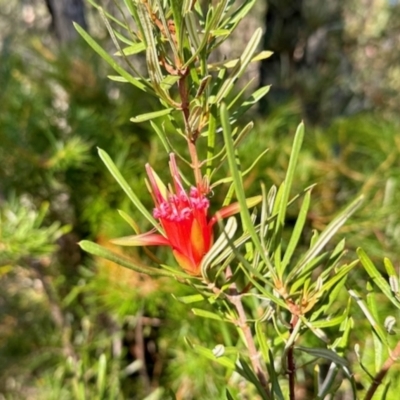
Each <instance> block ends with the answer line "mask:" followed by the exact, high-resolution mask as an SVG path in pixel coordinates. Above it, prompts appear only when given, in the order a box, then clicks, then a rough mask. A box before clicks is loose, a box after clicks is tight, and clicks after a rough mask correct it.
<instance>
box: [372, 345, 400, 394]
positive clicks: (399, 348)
mask: <svg viewBox="0 0 400 400" xmlns="http://www.w3.org/2000/svg"><path fill="white" fill-rule="evenodd" d="M399 357H400V342H398V343H397V345H396V347H395V349H394V350H393V351H392V352H391V354H390V355H389V358H388V359H387V360H386V361H385V362H384V364H383V365H382V368H381V369H380V371H379V372H378V373H377V374H376V375H375V378H374V380H373V381H372V384H371V386H370V387H369V389H368V392H367V394H366V395H365V397H364V400H371V399H372V397H373V395H374V394H375V392H376V390H377V389H378V386H379V385H380V384H381V383H382V381H383V378H384V377H385V375H386V374H387V373H388V371H389V369H390V368H391V367H392V365H393V364H394V363H395V362H396V361H397V360H398V358H399Z"/></svg>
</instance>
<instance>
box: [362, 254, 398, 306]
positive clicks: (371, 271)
mask: <svg viewBox="0 0 400 400" xmlns="http://www.w3.org/2000/svg"><path fill="white" fill-rule="evenodd" d="M357 254H358V257H359V259H360V261H361V263H362V265H363V266H364V268H365V270H366V271H367V273H368V275H369V276H370V277H371V279H372V281H373V282H374V283H375V285H376V286H378V287H379V289H381V290H382V292H383V293H384V295H385V296H386V297H387V298H388V299H389V300H390V301H391V302H392V303H393V304H394V305H395V306H396V307H397V308H399V309H400V302H399V301H398V300H397V299H396V298H395V297H394V296H393V294H392V291H391V288H390V285H389V284H388V283H387V282H386V280H385V279H384V278H383V276H382V275H381V273H380V272H379V271H378V269H377V268H376V267H375V265H374V263H373V262H372V261H371V259H370V258H369V257H368V256H367V254H366V253H365V251H364V250H363V249H361V248H359V249H357Z"/></svg>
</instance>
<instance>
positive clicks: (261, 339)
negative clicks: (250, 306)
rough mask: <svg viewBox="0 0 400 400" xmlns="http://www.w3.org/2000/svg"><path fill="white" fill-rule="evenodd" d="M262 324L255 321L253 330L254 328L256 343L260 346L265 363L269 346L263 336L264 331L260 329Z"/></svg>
mask: <svg viewBox="0 0 400 400" xmlns="http://www.w3.org/2000/svg"><path fill="white" fill-rule="evenodd" d="M262 325H263V323H262V322H261V321H256V323H255V330H256V337H257V341H258V345H259V346H260V350H261V354H262V356H263V359H264V362H265V363H266V362H267V361H268V358H269V351H270V348H269V346H268V341H267V338H266V337H265V333H264V331H263V329H262Z"/></svg>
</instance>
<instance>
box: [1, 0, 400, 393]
mask: <svg viewBox="0 0 400 400" xmlns="http://www.w3.org/2000/svg"><path fill="white" fill-rule="evenodd" d="M205 3H207V2H205ZM60 4H64V6H65V7H67V8H66V10H60V9H59V7H60ZM101 4H102V5H103V6H104V7H105V8H106V9H108V10H110V12H111V13H117V12H119V11H118V8H117V7H116V6H115V4H114V3H113V2H112V1H111V0H107V1H102V2H101ZM71 19H74V20H78V21H80V22H81V24H82V25H87V26H88V29H89V31H90V32H91V34H92V35H94V36H95V37H96V38H97V39H98V40H99V41H100V42H101V43H102V44H103V45H104V46H105V47H106V48H107V49H109V52H110V53H114V52H115V49H114V48H113V45H112V43H111V42H110V40H109V39H108V35H107V33H106V29H105V27H104V24H103V22H102V20H101V18H100V16H99V15H98V14H97V12H96V11H95V10H93V8H92V7H91V6H90V5H89V4H88V3H86V4H83V3H82V2H80V1H77V0H76V1H72V0H68V1H65V2H57V1H51V0H47V1H45V0H20V1H17V0H12V1H9V0H7V1H6V0H0V32H1V33H0V57H1V59H0V104H1V110H0V164H1V168H0V207H1V211H0V293H1V295H0V310H1V313H0V398H2V399H72V398H73V399H84V398H89V399H91V398H96V399H97V398H98V399H103V398H104V399H128V398H129V399H143V398H145V396H146V395H149V394H150V392H151V391H152V390H154V389H155V388H159V391H157V392H153V395H154V397H152V398H154V399H156V398H163V399H165V398H167V397H168V394H167V393H168V392H167V391H168V390H169V389H172V390H173V391H174V392H175V393H176V397H177V399H188V400H189V399H200V400H201V399H210V398H213V399H218V398H224V392H223V388H224V382H225V377H224V375H223V374H224V372H223V370H222V369H221V374H220V379H219V380H218V379H216V378H215V377H216V374H210V370H215V369H216V368H218V366H216V365H214V364H212V363H210V362H209V361H207V359H206V358H202V357H200V356H198V355H197V354H196V353H194V352H191V351H189V350H188V344H187V343H186V342H185V340H184V337H189V338H193V339H192V340H194V341H196V340H197V341H199V342H200V343H201V344H202V345H203V346H205V347H208V348H213V347H214V346H215V345H216V344H218V343H221V342H225V343H226V341H227V340H231V339H229V338H230V337H235V334H234V333H233V332H231V331H230V330H231V327H229V326H225V325H221V324H220V323H218V322H216V321H211V320H204V319H199V318H197V317H195V316H194V315H193V314H191V312H190V308H189V306H187V305H185V304H181V303H179V302H178V301H176V300H175V299H174V298H173V297H172V294H173V295H174V296H176V297H178V296H180V295H183V294H189V293H190V290H189V289H188V288H185V287H183V286H180V285H178V284H177V283H175V282H171V281H170V280H165V279H158V280H154V279H150V278H148V277H143V276H139V275H137V274H135V273H133V272H131V271H127V270H123V269H122V268H120V267H118V266H116V265H113V264H111V263H106V262H103V261H102V262H100V261H99V260H95V259H90V258H89V257H88V256H87V255H83V254H82V253H81V251H80V250H79V248H78V246H77V245H76V243H77V242H78V241H79V240H81V239H86V238H90V239H92V240H96V241H97V242H98V243H101V244H102V245H105V246H109V247H111V246H112V245H111V244H110V243H109V242H108V240H109V239H110V238H113V237H118V236H123V235H126V234H130V228H129V226H127V225H126V224H125V223H124V222H123V221H122V219H121V218H120V217H119V215H118V212H117V210H118V209H120V210H124V211H126V212H128V213H129V214H130V215H132V216H133V217H134V218H135V219H137V218H136V217H137V215H135V212H136V211H135V210H134V209H132V207H131V205H130V204H129V203H128V202H127V200H126V198H125V196H124V195H123V193H122V192H121V190H120V189H119V187H117V184H116V183H115V182H114V181H113V179H112V178H111V176H110V175H109V174H108V173H107V171H106V169H105V167H104V166H103V164H102V163H101V162H100V160H99V158H98V156H97V151H96V147H101V148H103V149H106V151H107V152H108V153H109V154H110V155H111V156H112V158H113V159H114V160H115V162H116V164H117V166H118V167H119V169H120V170H121V171H122V173H123V174H124V176H125V177H127V178H128V180H129V183H130V184H131V185H132V186H134V187H135V188H136V190H137V192H141V193H143V197H142V201H143V202H144V203H145V204H147V205H148V206H149V208H151V201H150V198H149V196H148V195H147V190H146V187H145V184H144V164H145V163H146V162H150V163H151V164H152V165H153V166H154V168H155V169H156V170H157V172H159V173H160V175H161V176H162V175H163V170H165V168H164V167H163V165H165V164H164V160H165V159H166V154H165V153H164V152H163V150H162V148H161V146H160V144H159V143H158V142H157V138H156V137H155V135H153V132H152V131H151V129H150V127H149V125H147V124H142V125H134V124H132V123H130V122H129V118H131V117H132V116H134V115H138V114H141V113H145V112H149V111H152V110H155V109H157V103H156V102H155V100H154V99H152V98H146V96H145V95H144V94H143V93H140V94H139V93H138V92H137V91H136V90H135V88H133V87H131V86H129V85H121V84H118V83H115V82H112V81H109V80H107V79H106V76H107V74H108V73H109V72H110V71H109V69H108V68H107V66H106V65H105V64H104V63H103V62H102V61H101V60H100V58H99V57H98V56H97V55H95V54H94V53H93V51H91V50H90V49H89V48H88V47H87V46H86V45H85V44H84V43H83V41H82V40H80V39H79V38H78V36H77V35H76V34H75V32H74V31H73V28H72V27H71V24H70V21H71ZM398 21H400V4H399V2H398V1H396V0H391V1H389V0H351V1H343V0H334V1H330V2H329V3H327V2H320V1H317V0H302V1H300V0H298V1H295V2H293V1H281V0H279V1H278V0H263V1H261V0H260V1H258V2H257V4H256V6H255V8H254V10H253V11H252V13H251V15H250V17H249V18H247V19H246V20H245V21H243V22H242V24H241V25H239V28H238V30H237V32H236V34H235V35H234V37H233V38H232V39H231V40H230V41H227V42H226V43H224V47H223V48H222V49H219V51H220V53H218V54H217V55H216V56H215V57H216V58H217V59H218V58H220V59H221V58H223V57H224V52H226V54H228V53H229V54H231V53H234V52H235V51H236V52H240V49H242V48H243V46H244V43H245V42H246V40H248V35H250V34H251V33H252V32H253V31H254V29H255V28H256V27H257V26H263V27H266V31H265V36H264V47H265V49H268V50H272V51H274V55H273V56H272V57H271V58H269V59H267V60H265V61H263V62H262V63H261V65H256V64H254V66H252V68H251V69H250V70H249V71H248V74H247V75H246V77H245V79H244V80H243V81H246V80H249V79H252V78H254V79H255V80H254V84H253V87H254V85H255V86H256V85H258V84H259V85H262V84H267V83H272V84H273V86H272V89H271V93H270V94H269V95H268V96H267V98H266V100H265V102H263V103H262V104H261V105H260V107H259V108H258V109H254V110H252V111H251V113H250V114H249V115H248V116H246V117H245V118H254V119H255V120H256V128H255V132H253V134H252V135H250V136H249V137H248V139H247V140H246V141H245V142H244V143H243V144H242V147H241V157H242V159H243V163H244V165H245V166H246V165H247V166H249V165H251V163H252V162H253V160H254V148H257V149H259V148H266V147H268V148H269V149H270V150H269V152H268V153H267V155H266V156H265V157H264V158H263V159H262V160H261V161H260V162H259V163H258V164H257V166H256V168H255V169H254V170H253V171H252V172H251V173H250V174H249V175H248V176H247V179H246V182H245V184H246V187H247V189H248V191H249V195H250V194H251V193H252V192H254V193H256V192H258V191H259V185H260V181H263V182H265V183H266V185H267V187H268V186H269V185H271V184H273V183H274V184H280V183H281V181H282V180H283V177H284V174H285V170H286V167H287V163H288V158H289V154H290V149H291V144H292V139H293V134H294V131H295V128H296V126H297V124H298V122H299V120H300V119H302V118H303V119H305V120H306V124H307V125H306V126H307V135H306V144H305V145H304V148H303V150H302V153H301V159H300V161H299V165H300V166H301V167H300V168H299V169H298V171H297V175H296V176H297V181H296V182H295V188H296V191H297V192H301V191H302V190H303V189H304V188H305V187H307V186H309V185H311V184H313V183H317V186H316V187H315V188H314V189H313V206H312V210H311V212H310V213H309V215H308V226H309V235H310V236H311V233H312V229H321V228H322V227H324V226H325V225H326V224H327V223H328V222H329V221H330V220H331V219H332V217H333V215H334V214H335V213H336V212H337V211H338V210H339V209H340V208H341V207H342V206H343V205H345V204H347V203H348V202H349V201H350V200H351V199H353V198H354V197H355V196H356V195H357V194H359V193H364V194H365V196H366V202H365V205H364V208H363V209H362V210H361V211H360V212H358V213H357V215H356V216H355V217H354V218H353V219H352V221H351V222H350V223H349V224H347V225H346V226H345V227H344V228H343V232H344V233H346V238H347V243H348V246H349V248H350V252H349V258H352V257H354V254H353V251H354V250H355V249H356V247H358V246H361V247H363V248H365V249H367V250H368V252H369V255H370V256H371V257H372V258H373V259H374V260H376V261H377V262H378V264H379V263H380V260H381V258H382V256H383V255H385V256H388V257H390V258H391V259H392V261H393V263H394V265H395V267H396V268H399V266H400V256H399V252H398V248H399V240H400V239H399V237H400V210H399V207H398V204H399V202H400V163H399V161H400V130H399V129H400V120H399V117H398V109H399V107H400V104H399V101H400V97H399V96H398V92H399V91H400V62H399V59H400V53H399V51H398V48H399V40H400V25H399V24H398ZM141 61H142V60H141V59H140V57H138V60H137V62H138V65H140V62H141ZM158 165H161V166H160V167H158ZM221 176H223V171H221ZM225 176H226V175H225ZM222 198H223V194H222V193H215V196H214V199H213V203H215V204H216V205H218V204H219V203H218V201H219V200H221V199H222ZM289 211H290V209H289ZM292 212H293V216H295V215H296V210H293V211H292ZM291 222H292V223H294V222H295V221H290V215H289V223H288V225H287V227H288V229H290V223H291ZM141 223H142V226H141V228H142V229H143V230H144V229H146V226H145V223H144V222H142V221H141ZM304 243H305V244H306V243H307V240H306V239H305V240H304ZM114 250H115V251H121V249H118V248H114ZM157 251H159V250H157ZM129 254H130V256H131V257H133V258H135V257H136V258H138V259H140V260H141V262H149V260H148V258H147V257H146V255H145V254H143V253H142V252H141V251H138V250H134V251H131V252H130V253H129ZM366 283H367V278H366V276H365V275H363V273H362V272H361V271H360V270H359V269H358V270H356V271H355V272H354V273H353V275H352V282H351V284H352V285H354V287H357V288H359V289H360V290H365V288H366ZM338 307H339V305H338ZM342 307H343V308H344V307H345V304H343V305H342ZM382 313H383V314H382V315H384V314H385V315H386V314H388V315H389V314H390V313H392V314H393V313H394V311H393V310H392V309H391V308H390V306H389V305H385V304H382ZM396 316H398V315H396ZM361 318H362V316H361V315H360V319H361ZM228 332H229V334H228ZM367 335H369V334H368V332H367V327H366V326H364V325H363V324H357V326H356V328H355V329H354V330H353V332H352V342H353V344H355V343H362V344H364V343H365V341H366V340H367V341H368V340H370V339H369V338H370V336H367ZM371 340H372V339H371ZM232 345H234V343H232ZM349 357H350V358H353V359H355V355H354V354H351V355H349ZM364 362H365V363H367V364H368V363H369V364H368V365H371V370H373V369H374V368H373V365H374V360H373V359H372V356H371V355H369V353H368V351H367V350H366V354H365V355H364ZM360 371H361V369H360ZM357 373H359V374H360V377H359V382H360V390H362V389H363V388H366V387H368V385H369V381H368V380H367V379H366V378H365V377H364V376H362V371H361V372H357ZM398 373H399V372H398V368H397V369H393V370H391V374H398ZM232 379H236V377H235V376H233V378H232ZM309 379H310V377H309V376H304V379H303V380H300V381H299V382H298V384H299V399H301V398H302V397H301V396H303V398H305V399H306V398H307V384H308V383H307V382H308V380H309ZM399 381H400V380H398V382H399ZM394 389H395V388H394ZM397 390H400V388H399V389H397ZM301 393H303V395H302V394H301ZM343 393H344V394H343V396H345V389H344V392H343ZM157 396H158V397H157ZM247 396H248V397H243V398H251V393H248V394H247ZM343 398H345V397H343Z"/></svg>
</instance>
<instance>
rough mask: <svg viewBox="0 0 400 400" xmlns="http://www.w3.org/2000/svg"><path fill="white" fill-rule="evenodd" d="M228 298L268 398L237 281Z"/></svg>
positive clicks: (233, 284)
mask: <svg viewBox="0 0 400 400" xmlns="http://www.w3.org/2000/svg"><path fill="white" fill-rule="evenodd" d="M228 274H229V275H231V271H230V268H229V267H228ZM227 299H228V300H229V302H230V303H231V304H232V305H233V306H234V307H235V308H236V311H237V313H238V320H237V326H238V327H239V328H240V329H241V330H242V332H243V335H244V337H245V340H246V344H247V349H248V350H249V354H250V362H251V365H252V367H253V370H254V372H255V373H256V375H257V377H258V379H259V381H260V383H261V385H262V387H263V388H264V391H265V394H266V395H267V397H268V398H270V397H271V393H270V390H269V387H268V381H267V376H266V373H265V372H264V371H263V369H262V367H261V363H260V356H259V353H258V351H257V348H256V345H255V343H254V338H253V334H252V332H251V329H250V327H249V325H248V323H247V317H246V312H245V310H244V307H243V303H242V295H241V294H240V293H239V292H238V290H237V286H236V283H235V282H233V283H232V284H231V286H230V294H229V295H227Z"/></svg>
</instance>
